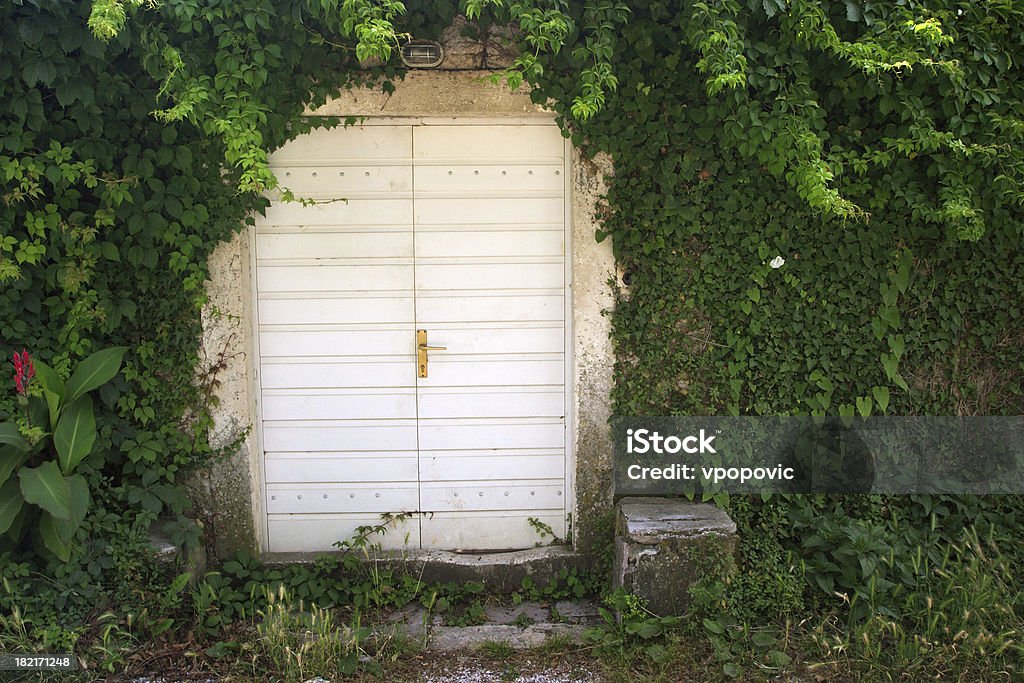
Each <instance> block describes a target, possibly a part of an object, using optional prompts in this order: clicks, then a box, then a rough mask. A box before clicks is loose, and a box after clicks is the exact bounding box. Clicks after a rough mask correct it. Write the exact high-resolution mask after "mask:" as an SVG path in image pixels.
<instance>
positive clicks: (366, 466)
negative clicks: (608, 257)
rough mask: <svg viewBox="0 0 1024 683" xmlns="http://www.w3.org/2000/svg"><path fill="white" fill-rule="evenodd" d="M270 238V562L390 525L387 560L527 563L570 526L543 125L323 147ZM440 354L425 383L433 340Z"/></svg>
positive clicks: (272, 215)
mask: <svg viewBox="0 0 1024 683" xmlns="http://www.w3.org/2000/svg"><path fill="white" fill-rule="evenodd" d="M272 164H273V166H274V168H275V171H276V172H277V174H278V176H279V177H280V178H281V180H282V182H283V183H284V184H285V185H286V186H287V187H289V188H291V189H292V190H293V191H294V192H295V193H296V195H299V196H305V197H310V198H314V199H318V200H338V201H333V202H331V203H326V204H319V205H316V206H307V207H303V206H302V205H301V204H296V203H287V204H284V203H275V204H274V205H273V206H272V207H271V208H270V209H269V210H268V213H267V216H266V218H265V219H263V220H260V221H259V222H258V224H257V228H256V238H255V240H256V245H255V257H256V281H257V319H258V320H257V322H258V334H257V337H258V345H259V354H260V369H259V375H260V376H259V382H260V386H261V405H260V413H261V416H262V439H263V450H264V454H265V456H264V458H265V459H264V465H265V467H264V477H265V481H266V510H267V522H268V538H269V548H270V550H272V551H293V550H324V549H330V547H331V544H332V543H334V542H335V541H338V540H341V539H344V538H347V537H349V536H350V535H351V534H352V533H353V531H354V530H355V528H356V527H357V526H360V525H366V524H373V523H376V522H377V521H378V520H379V517H380V514H381V513H383V512H392V513H397V512H416V513H418V514H416V515H414V516H413V517H412V518H410V519H409V520H407V521H406V522H404V523H403V524H402V525H401V526H400V527H399V528H397V529H396V530H394V531H392V532H390V533H388V534H387V535H386V536H384V537H383V538H382V539H380V540H381V541H382V542H383V544H384V545H385V546H388V547H402V546H406V547H410V546H411V547H428V548H445V549H461V550H484V549H508V548H526V547H531V546H533V545H534V543H536V542H537V541H539V540H541V538H540V536H539V535H538V533H537V530H536V528H535V524H534V523H532V522H531V518H532V519H535V520H538V521H540V522H541V523H542V524H544V525H547V526H550V527H551V528H552V529H553V530H554V531H555V533H556V534H558V535H560V536H564V534H565V527H566V508H567V497H568V496H567V492H566V486H565V484H566V465H565V463H566V450H565V443H566V431H565V430H566V426H565V406H566V396H565V391H566V388H565V387H566V383H565V377H566V371H565V367H566V334H565V310H566V305H565V303H566V299H565V296H566V292H565V282H566V276H565V234H566V231H565V218H564V216H565V195H564V187H565V182H564V181H565V178H564V173H565V159H564V146H563V141H562V138H561V136H560V134H559V132H558V129H557V128H556V127H555V126H554V125H552V124H550V123H546V124H544V125H464V124H460V123H458V122H448V123H446V124H443V125H431V124H430V123H429V122H424V121H410V122H402V123H396V124H392V125H366V126H361V127H355V128H348V129H343V130H337V129H336V130H333V131H317V132H314V133H311V134H309V135H305V136H303V137H301V138H299V139H298V140H295V141H294V142H292V143H290V144H289V145H287V146H286V147H284V148H283V149H281V150H280V151H278V152H277V153H275V154H274V156H273V157H272ZM417 329H425V330H427V332H428V341H429V344H430V345H432V346H445V347H447V349H446V350H444V351H431V352H430V353H429V363H428V375H427V377H425V378H420V377H418V376H417V367H416V330H417Z"/></svg>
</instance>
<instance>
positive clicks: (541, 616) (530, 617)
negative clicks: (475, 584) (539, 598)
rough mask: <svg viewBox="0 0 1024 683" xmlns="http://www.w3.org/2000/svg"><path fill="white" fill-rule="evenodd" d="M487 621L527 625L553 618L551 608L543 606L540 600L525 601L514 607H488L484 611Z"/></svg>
mask: <svg viewBox="0 0 1024 683" xmlns="http://www.w3.org/2000/svg"><path fill="white" fill-rule="evenodd" d="M484 614H485V616H486V618H487V621H488V622H490V623H493V624H512V625H519V624H522V623H523V622H525V625H529V624H534V623H537V622H539V621H550V620H551V609H550V608H548V607H541V605H540V603H539V602H524V603H522V604H520V605H516V606H514V607H488V608H486V610H485V612H484Z"/></svg>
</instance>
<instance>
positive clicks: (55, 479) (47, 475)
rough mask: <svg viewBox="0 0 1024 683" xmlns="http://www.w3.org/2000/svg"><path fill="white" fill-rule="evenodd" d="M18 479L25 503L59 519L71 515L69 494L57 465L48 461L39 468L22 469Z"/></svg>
mask: <svg viewBox="0 0 1024 683" xmlns="http://www.w3.org/2000/svg"><path fill="white" fill-rule="evenodd" d="M18 478H19V479H20V480H21V495H23V496H24V497H25V501H26V502H29V503H32V504H33V505H38V506H39V507H41V508H43V509H44V510H46V511H47V512H49V513H50V514H51V515H53V516H54V517H57V518H59V519H67V518H68V517H69V516H70V515H71V492H70V491H68V484H67V482H66V481H65V480H64V476H63V475H62V474H61V473H60V469H59V468H58V467H57V463H55V462H54V461H52V460H48V461H47V462H44V463H43V464H42V465H40V466H39V467H24V468H22V470H21V472H19V473H18Z"/></svg>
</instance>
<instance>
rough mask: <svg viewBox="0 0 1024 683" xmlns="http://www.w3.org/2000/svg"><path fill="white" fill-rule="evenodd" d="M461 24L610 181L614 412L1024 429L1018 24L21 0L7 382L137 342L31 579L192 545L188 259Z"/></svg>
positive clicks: (9, 84)
mask: <svg viewBox="0 0 1024 683" xmlns="http://www.w3.org/2000/svg"><path fill="white" fill-rule="evenodd" d="M458 13H462V14H464V15H465V16H467V17H468V19H469V20H470V21H471V22H474V23H476V24H477V26H478V27H488V26H494V25H503V24H513V25H514V26H515V28H516V35H517V36H518V37H519V41H520V44H521V45H520V47H521V52H520V56H519V57H518V59H517V60H516V62H515V64H514V65H513V67H512V68H511V69H509V70H506V71H503V72H500V73H497V74H495V76H496V78H497V79H498V80H501V79H504V80H505V81H506V82H507V83H508V84H509V85H510V86H512V87H513V88H515V87H518V86H520V85H521V84H522V83H523V82H529V83H530V84H531V85H532V86H533V90H532V96H533V98H534V101H536V102H538V103H549V104H550V106H552V107H553V108H554V109H555V111H556V112H557V114H558V117H559V119H558V120H559V122H560V124H561V125H562V126H563V129H564V131H565V133H566V134H567V135H570V136H571V137H572V138H573V141H574V142H575V143H576V144H577V145H578V146H579V147H580V148H581V149H582V150H583V151H584V152H585V153H586V154H588V155H592V154H596V153H598V152H605V153H607V154H609V155H610V156H611V157H612V159H613V161H614V168H615V173H614V176H613V177H611V178H609V179H608V182H609V190H608V194H607V196H606V197H605V198H604V199H603V206H602V207H601V215H602V217H603V220H602V225H601V228H600V233H599V234H598V237H599V238H603V237H610V238H611V239H612V242H613V245H614V249H615V254H616V258H617V261H618V265H619V266H620V269H621V270H622V272H623V273H624V274H625V278H624V281H622V282H620V283H619V284H618V285H617V286H618V290H619V291H618V294H619V299H618V305H617V307H616V310H615V312H614V317H613V325H614V343H615V345H616V350H617V363H616V369H615V372H616V384H615V388H614V396H613V398H614V401H615V405H616V408H617V411H618V412H619V413H621V414H658V413H669V414H671V413H689V414H707V413H711V414H714V413H734V414H737V413H743V414H793V413H831V414H836V413H838V414H853V413H859V414H865V415H866V414H904V413H937V414H1000V413H1005V414H1020V412H1021V408H1022V399H1021V389H1020V381H1019V377H1020V370H1021V363H1022V360H1021V355H1020V348H1021V346H1022V344H1021V340H1022V338H1024V332H1022V328H1021V320H1022V310H1021V301H1024V284H1022V282H1021V279H1020V277H1019V273H1020V272H1022V265H1024V263H1022V261H1024V258H1022V256H1021V253H1020V243H1021V225H1022V224H1024V221H1022V219H1024V215H1022V210H1024V209H1022V207H1024V145H1021V142H1022V140H1024V104H1022V102H1024V97H1022V95H1024V79H1021V77H1020V66H1019V65H1020V64H1021V63H1022V62H1024V54H1022V51H1024V45H1022V43H1021V37H1020V36H1021V32H1020V27H1021V25H1024V9H1022V8H1021V7H1020V6H1019V3H1013V2H1008V1H1005V0H992V1H990V2H986V3H976V2H968V1H966V0H963V1H960V0H926V1H925V2H880V1H875V0H856V1H855V0H846V1H845V2H824V1H823V0H790V1H788V2H787V1H784V0H747V2H739V1H737V0H722V1H720V2H714V3H712V2H688V3H676V2H668V1H666V0H629V1H628V2H627V1H616V0H587V1H586V2H583V3H569V2H563V1H560V0H462V1H461V2H456V1H455V0H409V1H408V2H404V3H403V2H397V1H394V0H305V1H304V2H284V1H283V0H164V1H163V2H159V3H157V2H148V1H146V0H94V1H93V2H92V3H66V2H57V1H56V0H15V2H8V3H4V4H3V5H2V6H0V20H2V23H0V52H2V53H3V57H4V58H3V59H2V60H0V98H2V99H3V101H4V103H5V105H6V106H5V109H4V111H3V113H2V114H0V283H2V287H0V356H5V357H6V356H9V355H10V353H11V352H12V351H14V350H16V349H17V350H20V349H22V348H26V349H29V350H30V351H31V352H32V355H33V357H35V358H37V359H39V360H41V361H43V362H45V363H47V364H48V365H49V366H51V367H52V368H53V370H54V372H55V373H56V374H57V375H58V376H61V377H65V378H66V377H68V376H69V375H70V370H71V368H72V367H74V366H75V365H77V363H78V361H80V360H81V359H83V358H86V357H88V356H89V355H91V354H92V353H93V352H95V351H96V350H98V349H100V348H104V347H108V346H124V347H127V348H128V349H129V351H128V353H127V355H126V357H125V361H124V367H123V370H122V373H121V374H120V375H119V376H118V377H117V378H116V379H115V380H113V381H112V382H111V383H110V384H108V385H104V386H103V387H102V388H101V389H99V390H98V392H97V397H96V401H95V404H94V409H95V414H96V424H97V436H96V441H95V445H94V447H93V448H92V449H91V451H90V453H89V455H88V456H87V457H85V458H84V459H83V460H82V461H81V463H78V465H77V467H76V469H75V474H76V475H79V474H80V475H81V476H82V477H83V478H85V479H86V480H87V481H88V484H89V490H90V492H94V495H93V498H94V505H93V508H91V511H90V514H89V516H88V517H87V518H86V519H85V520H83V522H82V524H81V526H80V527H78V528H77V529H76V530H75V534H76V535H77V536H76V539H73V540H76V542H75V543H71V542H70V541H69V542H68V543H67V546H68V548H69V551H68V552H69V553H71V555H70V562H69V563H67V564H62V565H59V566H57V567H55V568H53V573H55V574H58V575H61V576H63V577H66V576H68V575H69V574H70V573H71V572H72V571H73V570H72V569H71V568H72V567H78V566H81V567H85V568H86V569H84V570H82V571H85V572H86V573H87V574H88V576H89V577H91V578H89V579H88V581H92V584H90V585H95V584H98V583H100V582H101V581H102V578H103V574H104V571H105V570H106V569H108V568H109V567H111V566H116V565H118V563H119V561H120V559H123V558H117V557H112V556H111V555H110V553H111V552H114V551H111V550H110V549H109V548H108V547H107V546H108V545H109V544H108V543H106V541H105V540H104V539H107V538H110V537H113V536H118V537H122V538H129V537H130V538H137V537H139V536H141V535H142V531H140V529H139V527H140V526H145V525H146V524H148V523H149V522H150V521H151V520H152V519H153V518H155V516H156V515H158V514H163V515H168V514H169V515H172V516H179V518H180V519H179V522H178V525H179V527H178V528H180V529H183V531H182V534H181V535H182V537H187V536H190V535H192V536H194V535H195V533H196V530H194V529H192V530H191V531H190V532H189V531H184V529H185V527H186V526H187V522H186V521H185V520H186V517H185V516H184V515H185V514H186V513H187V511H188V501H187V500H185V499H184V497H183V496H182V495H181V492H180V490H179V488H178V485H179V484H180V482H181V479H182V477H183V476H184V475H185V474H186V473H187V472H188V471H189V470H192V469H195V468H197V467H199V466H202V465H204V464H205V463H208V462H209V461H210V460H211V458H213V457H215V456H216V455H217V454H216V453H214V452H212V450H211V449H210V447H209V446H208V443H207V435H208V430H209V427H210V418H209V404H210V402H211V400H212V399H211V395H210V387H211V386H212V385H213V384H214V383H215V382H216V377H209V376H207V377H199V378H197V377H196V376H195V375H194V368H196V367H198V365H199V363H198V361H199V352H198V344H199V339H200V336H201V322H200V321H201V318H200V310H201V308H202V306H203V304H204V303H205V294H204V291H203V290H204V283H205V281H206V279H207V274H208V271H207V259H208V257H209V256H210V254H211V253H212V252H213V250H214V249H215V248H216V246H217V245H218V244H221V243H222V242H224V241H225V240H227V239H230V238H231V237H232V236H233V235H234V234H235V233H237V232H238V231H240V230H242V229H244V228H245V226H246V225H251V223H252V216H253V214H254V213H255V212H258V211H261V210H263V209H265V208H266V206H267V201H266V200H265V199H264V198H263V193H264V192H266V191H267V190H271V189H274V188H278V186H279V181H278V179H277V178H275V177H274V175H273V173H272V172H271V171H270V169H269V167H268V163H267V159H268V154H269V152H271V151H272V150H274V149H276V148H278V147H279V146H281V145H282V144H284V143H285V142H286V141H287V140H289V139H291V138H293V137H295V136H297V135H299V134H301V133H302V132H304V131H307V130H309V129H310V128H311V127H312V126H315V125H325V126H334V125H340V123H341V122H340V121H337V120H330V119H328V120H309V119H306V118H303V117H302V113H303V112H304V111H305V110H306V108H315V107H317V106H319V105H320V104H322V103H324V102H325V101H326V100H327V98H328V97H330V96H332V95H334V94H336V93H337V92H338V91H340V90H342V89H345V88H348V87H352V86H355V85H369V86H372V87H380V88H382V89H384V90H386V91H390V90H392V89H393V88H394V87H395V86H394V81H395V80H397V79H398V78H400V77H401V76H402V69H401V67H399V66H398V65H397V63H396V62H397V59H396V55H395V54H394V53H395V51H396V49H397V48H398V47H399V46H400V45H401V44H402V42H403V41H404V40H405V39H407V38H408V37H409V36H414V37H417V38H420V37H431V36H435V37H436V36H437V35H439V34H440V32H441V31H442V30H443V29H444V28H445V27H446V26H448V25H450V23H451V21H452V19H453V17H454V16H455V15H456V14H458ZM626 280H628V282H626ZM15 412H16V411H15V405H14V401H13V397H12V396H11V395H10V394H9V393H7V392H2V391H0V417H3V418H7V417H10V416H12V415H14V414H15ZM778 508H779V509H785V508H786V504H784V503H779V504H778ZM790 540H791V539H790ZM8 552H11V553H15V554H18V557H19V558H20V559H24V558H26V557H29V556H30V555H31V548H29V547H28V546H27V545H25V544H22V545H21V546H17V547H10V546H3V547H0V554H4V553H8ZM118 552H120V551H118ZM773 552H774V551H773ZM0 556H3V557H6V555H0ZM126 564H130V563H126ZM74 571H78V570H74ZM77 580H79V582H80V584H82V585H84V584H85V583H88V581H87V579H83V578H82V577H81V576H79V577H78V579H77ZM95 593H96V591H95V590H88V591H87V590H82V591H81V593H80V594H81V595H83V596H88V597H94V596H95ZM83 604H84V603H83ZM79 611H81V612H83V613H84V607H83V608H82V609H81V610H79Z"/></svg>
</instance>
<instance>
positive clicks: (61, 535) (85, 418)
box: [0, 347, 126, 562]
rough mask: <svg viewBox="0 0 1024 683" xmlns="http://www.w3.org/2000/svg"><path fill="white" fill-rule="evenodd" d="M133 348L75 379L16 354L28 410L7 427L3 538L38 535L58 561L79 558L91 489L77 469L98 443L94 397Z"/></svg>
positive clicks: (1, 482) (81, 367)
mask: <svg viewBox="0 0 1024 683" xmlns="http://www.w3.org/2000/svg"><path fill="white" fill-rule="evenodd" d="M125 351H126V348H125V347H112V348H108V349H103V350H102V351H98V352H96V353H94V354H92V355H90V356H89V357H87V358H85V359H84V360H83V361H82V362H81V363H79V364H78V367H77V368H75V370H74V372H72V373H71V376H70V377H68V379H67V381H64V380H63V379H62V378H61V376H60V375H59V374H57V372H55V371H54V370H53V369H52V368H50V367H49V366H48V365H46V364H45V363H43V362H41V361H38V360H36V361H33V359H32V358H31V357H30V356H29V354H28V353H27V352H26V351H22V352H21V353H20V354H19V353H15V354H14V361H13V365H14V372H15V375H14V380H15V389H16V391H17V393H18V405H19V407H20V408H21V413H20V415H19V417H18V419H17V420H15V421H8V422H3V423H0V541H2V542H4V543H5V544H6V545H10V546H17V545H18V544H19V543H20V542H21V541H22V539H23V538H24V537H26V536H30V537H31V540H32V542H33V544H35V545H36V547H37V548H40V549H45V551H46V552H48V553H49V554H51V555H52V556H53V557H56V558H57V559H59V560H61V561H63V562H67V561H68V560H69V559H70V557H71V551H72V547H73V544H74V539H75V532H76V531H77V530H78V528H79V526H80V525H81V523H82V520H84V519H85V514H86V512H87V511H88V509H89V505H90V495H89V484H88V482H87V481H86V479H85V477H83V476H82V475H81V474H79V473H77V472H76V469H77V468H78V466H79V464H81V463H82V461H83V460H85V459H86V458H87V457H89V455H90V454H91V453H92V450H93V446H94V444H95V443H96V435H97V431H96V417H95V414H94V412H93V403H92V397H91V396H90V392H91V391H93V390H95V389H98V388H99V387H101V386H102V385H104V384H106V383H107V382H109V381H110V380H112V379H113V378H114V376H115V375H117V373H118V372H119V371H120V369H121V362H122V359H123V358H124V353H125Z"/></svg>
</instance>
